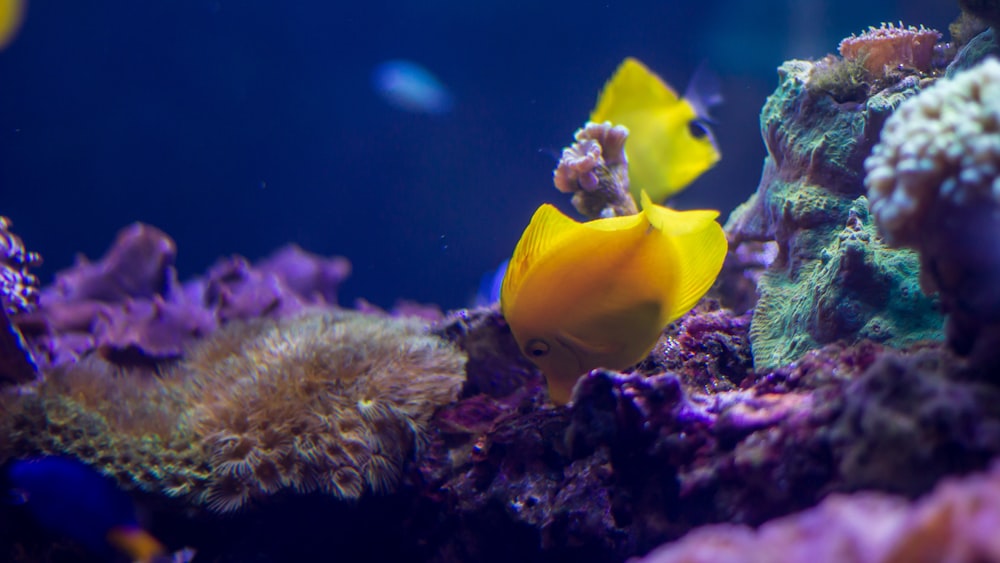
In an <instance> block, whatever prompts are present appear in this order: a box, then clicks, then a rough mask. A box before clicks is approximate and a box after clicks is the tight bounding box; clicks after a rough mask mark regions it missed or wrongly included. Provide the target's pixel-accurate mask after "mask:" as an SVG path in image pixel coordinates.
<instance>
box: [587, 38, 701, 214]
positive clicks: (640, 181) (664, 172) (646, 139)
mask: <svg viewBox="0 0 1000 563" xmlns="http://www.w3.org/2000/svg"><path fill="white" fill-rule="evenodd" d="M702 76H704V75H702ZM712 89H713V88H712V87H706V86H705V85H703V84H699V80H698V79H697V75H696V79H695V80H694V81H693V82H692V86H691V87H689V88H688V94H686V95H685V97H683V98H682V97H680V96H678V95H677V93H676V92H674V90H673V89H671V88H670V86H668V85H667V83H666V82H664V81H663V80H662V79H661V78H660V77H659V76H657V75H656V74H654V73H653V72H652V71H651V70H649V69H648V68H646V66H645V65H643V64H642V63H641V62H639V61H638V60H636V59H633V58H627V59H625V61H624V62H622V64H621V65H620V66H619V67H618V70H617V71H615V74H614V76H612V77H611V80H609V81H608V83H607V84H606V85H605V86H604V90H603V91H602V92H601V95H600V97H599V98H598V99H597V107H595V108H594V111H593V113H591V114H590V120H591V121H593V122H595V123H602V122H604V121H610V122H611V123H612V124H614V125H624V126H625V127H627V128H628V130H629V135H628V140H627V141H626V142H625V156H626V157H627V158H628V174H629V180H630V188H631V191H632V195H633V196H634V197H635V198H636V199H637V200H638V199H639V192H640V191H642V190H645V191H646V192H648V193H649V195H650V196H651V198H652V199H653V201H656V202H661V201H663V200H664V199H666V198H668V197H670V196H671V195H673V194H675V193H677V192H679V191H680V190H681V189H683V188H684V187H685V186H687V185H688V184H690V183H691V182H693V181H694V180H695V178H697V177H698V176H700V175H701V174H702V173H704V172H705V171H706V170H708V169H709V168H711V167H712V166H713V165H715V163H716V162H718V161H719V158H720V154H719V149H718V147H716V145H715V139H714V138H713V137H712V134H711V131H710V130H709V129H708V126H707V125H706V124H705V120H706V119H707V115H706V113H707V108H708V106H711V105H714V104H715V103H717V101H718V98H719V96H718V93H717V87H715V90H716V92H715V93H713V92H711V90H712Z"/></svg>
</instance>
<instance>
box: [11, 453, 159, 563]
mask: <svg viewBox="0 0 1000 563" xmlns="http://www.w3.org/2000/svg"><path fill="white" fill-rule="evenodd" d="M6 477H7V480H8V483H9V486H10V489H9V495H10V499H11V501H12V502H14V503H16V504H22V505H23V506H24V507H25V509H26V510H27V512H28V513H29V514H30V515H31V516H32V517H33V518H34V520H35V521H36V522H37V523H38V524H39V525H41V526H42V527H43V528H45V529H47V530H48V531H49V532H51V533H53V534H55V535H57V536H64V537H66V538H68V539H71V540H73V541H75V542H77V543H79V544H80V545H81V546H82V547H84V548H85V549H87V551H89V552H91V553H92V554H94V555H97V556H99V557H102V558H105V559H109V560H110V558H111V556H112V555H113V553H114V551H115V550H118V551H120V552H122V553H124V554H126V555H128V556H129V557H130V558H131V559H132V560H133V561H143V562H147V563H151V562H153V561H158V560H160V558H161V557H164V551H165V550H164V548H163V546H162V545H161V544H160V542H159V541H157V540H156V538H154V537H153V536H151V535H150V534H149V533H148V532H146V531H145V530H143V529H142V528H141V527H140V526H139V523H138V521H137V520H136V515H135V507H134V506H133V504H132V500H131V499H130V498H129V496H128V495H126V494H125V493H124V492H122V491H121V490H119V489H118V488H116V487H115V486H114V484H113V483H112V482H111V481H110V480H108V479H106V478H105V477H104V476H102V475H100V474H99V473H97V472H96V471H95V470H94V469H92V468H90V467H89V466H87V465H84V464H83V463H81V462H79V461H76V460H72V459H68V458H60V457H40V458H36V459H30V460H20V461H15V462H13V463H12V464H11V465H10V467H9V468H8V470H7V475H6ZM167 560H170V559H167Z"/></svg>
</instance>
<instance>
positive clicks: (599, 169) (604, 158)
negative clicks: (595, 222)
mask: <svg viewBox="0 0 1000 563" xmlns="http://www.w3.org/2000/svg"><path fill="white" fill-rule="evenodd" d="M574 138H575V139H576V142H575V143H573V145H572V146H570V147H567V148H565V149H563V151H562V158H561V159H560V160H559V165H558V166H557V167H556V169H555V171H554V172H553V181H554V182H555V185H556V188H558V189H559V191H561V192H565V193H572V194H573V206H574V207H576V209H577V211H579V212H580V213H582V214H583V215H585V216H587V217H589V218H591V219H597V218H600V217H617V216H622V215H635V214H636V213H638V212H639V208H638V207H636V204H635V200H634V199H633V198H632V195H631V194H630V193H629V179H628V160H627V158H626V156H625V141H626V139H627V138H628V129H626V128H624V127H622V126H620V125H612V124H611V123H609V122H604V123H587V124H586V125H585V126H584V127H583V128H582V129H578V130H577V132H576V134H575V135H574Z"/></svg>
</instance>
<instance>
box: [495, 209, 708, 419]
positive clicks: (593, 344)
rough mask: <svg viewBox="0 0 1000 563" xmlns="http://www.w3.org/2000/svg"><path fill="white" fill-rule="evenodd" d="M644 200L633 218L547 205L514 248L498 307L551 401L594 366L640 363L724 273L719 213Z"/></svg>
mask: <svg viewBox="0 0 1000 563" xmlns="http://www.w3.org/2000/svg"><path fill="white" fill-rule="evenodd" d="M641 201H642V212H640V213H639V214H637V215H629V216H626V217H612V218H607V219H597V220H594V221H589V222H586V223H578V222H576V221H574V220H573V219H570V218H569V217H567V216H566V215H563V214H562V212H560V211H559V210H558V209H556V208H555V207H553V206H552V205H549V204H544V205H542V206H541V207H539V208H538V210H537V211H536V212H535V215H534V216H533V217H532V219H531V223H530V224H528V227H527V228H526V229H525V231H524V234H523V235H522V236H521V240H520V241H519V242H518V243H517V247H516V248H515V249H514V254H513V256H512V257H511V259H510V265H509V266H508V269H507V274H506V276H504V280H503V284H502V286H501V289H500V309H501V311H502V312H503V315H504V317H505V318H506V319H507V323H508V324H509V325H510V328H511V331H512V332H513V333H514V339H515V340H517V343H518V346H519V347H520V348H521V350H522V352H523V353H524V354H525V356H527V357H528V359H530V360H531V361H532V362H533V363H534V364H535V365H537V366H538V367H539V368H540V369H541V370H542V372H543V373H544V374H545V378H546V381H547V383H548V388H549V396H550V397H551V399H552V401H553V402H555V403H556V404H564V403H566V402H568V401H569V399H570V395H571V393H572V390H573V386H574V385H575V384H576V381H577V379H578V378H579V376H581V375H583V374H585V373H587V372H589V371H590V370H592V369H594V368H599V367H604V368H608V369H624V368H626V367H628V366H631V365H633V364H635V363H637V362H639V361H640V360H642V359H643V358H644V357H646V355H647V354H648V353H649V351H650V350H651V349H652V348H653V346H654V345H655V344H656V341H657V339H658V338H659V337H660V334H661V332H662V331H663V329H664V327H666V325H667V324H669V323H670V322H671V321H674V320H675V319H677V318H678V317H680V316H681V315H683V314H684V313H686V312H687V311H689V310H690V309H691V308H692V307H694V306H695V304H697V303H698V300H699V299H701V297H702V296H703V295H704V294H705V292H706V291H708V289H709V287H711V286H712V284H713V283H714V282H715V278H716V276H718V275H719V271H720V270H721V269H722V261H723V259H724V258H725V256H726V250H727V243H726V236H725V234H724V233H723V231H722V227H721V226H720V225H719V223H718V222H717V221H716V217H718V215H719V213H718V212H717V211H710V210H697V211H675V210H673V209H668V208H666V207H663V206H660V205H656V204H654V203H653V202H652V201H650V198H649V196H648V195H646V193H645V192H642V193H641Z"/></svg>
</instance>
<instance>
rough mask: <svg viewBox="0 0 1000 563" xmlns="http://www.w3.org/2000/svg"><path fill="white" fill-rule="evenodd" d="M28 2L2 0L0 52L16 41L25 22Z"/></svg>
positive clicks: (0, 0) (0, 7) (0, 10)
mask: <svg viewBox="0 0 1000 563" xmlns="http://www.w3.org/2000/svg"><path fill="white" fill-rule="evenodd" d="M26 7H27V2H26V0H0V50H3V49H5V48H6V47H7V46H8V45H10V42H11V41H13V40H14V37H15V36H16V35H17V31H18V30H19V29H21V23H22V22H23V21H24V12H25V8H26Z"/></svg>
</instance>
